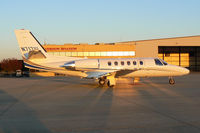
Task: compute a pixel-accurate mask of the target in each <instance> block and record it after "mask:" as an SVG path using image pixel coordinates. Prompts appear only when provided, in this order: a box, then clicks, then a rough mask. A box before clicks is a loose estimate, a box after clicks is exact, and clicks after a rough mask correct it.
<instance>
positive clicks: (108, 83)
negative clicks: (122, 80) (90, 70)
mask: <svg viewBox="0 0 200 133" xmlns="http://www.w3.org/2000/svg"><path fill="white" fill-rule="evenodd" d="M107 85H108V87H114V86H115V85H111V84H110V80H108V82H107Z"/></svg>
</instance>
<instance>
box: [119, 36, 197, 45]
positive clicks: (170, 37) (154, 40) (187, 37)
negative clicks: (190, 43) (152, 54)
mask: <svg viewBox="0 0 200 133" xmlns="http://www.w3.org/2000/svg"><path fill="white" fill-rule="evenodd" d="M190 37H200V35H194V36H183V37H169V38H158V39H148V40H137V41H126V42H121V43H128V42H144V41H156V40H165V39H178V38H190ZM119 43H120V42H119Z"/></svg>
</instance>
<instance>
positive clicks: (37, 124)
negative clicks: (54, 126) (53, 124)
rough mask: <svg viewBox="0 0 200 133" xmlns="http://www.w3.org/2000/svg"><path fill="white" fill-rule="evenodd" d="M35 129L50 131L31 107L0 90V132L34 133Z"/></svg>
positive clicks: (43, 132)
mask: <svg viewBox="0 0 200 133" xmlns="http://www.w3.org/2000/svg"><path fill="white" fill-rule="evenodd" d="M35 131H37V132H42V133H50V130H49V129H48V128H47V127H45V125H43V124H42V122H41V121H40V119H39V118H38V117H37V114H36V112H34V110H33V109H32V108H30V107H29V106H28V105H26V104H24V103H23V102H21V101H20V100H19V99H17V98H15V97H14V96H12V95H9V94H8V93H6V92H5V91H0V132H3V133H13V132H17V133H23V132H24V133H26V132H29V133H31V132H33V133H34V132H35Z"/></svg>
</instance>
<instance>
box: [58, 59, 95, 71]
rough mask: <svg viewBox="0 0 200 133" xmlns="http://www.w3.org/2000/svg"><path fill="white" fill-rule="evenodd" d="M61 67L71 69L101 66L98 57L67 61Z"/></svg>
mask: <svg viewBox="0 0 200 133" xmlns="http://www.w3.org/2000/svg"><path fill="white" fill-rule="evenodd" d="M61 67H65V68H66V69H69V70H79V69H97V68H99V61H98V59H85V60H76V61H70V62H67V63H65V64H64V65H63V66H61Z"/></svg>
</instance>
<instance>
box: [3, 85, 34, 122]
mask: <svg viewBox="0 0 200 133" xmlns="http://www.w3.org/2000/svg"><path fill="white" fill-rule="evenodd" d="M29 90H30V89H29V88H28V89H26V90H25V92H24V93H22V94H21V96H20V97H19V98H18V99H22V98H23V97H24V96H25V95H26V94H27V93H28V91H29ZM17 103H19V100H16V101H15V102H13V103H11V104H10V105H9V106H8V107H7V108H6V109H5V110H4V111H2V113H0V120H1V119H2V117H3V116H4V115H5V114H6V112H8V111H9V110H10V109H11V108H12V107H14V106H15V105H16V104H17Z"/></svg>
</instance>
